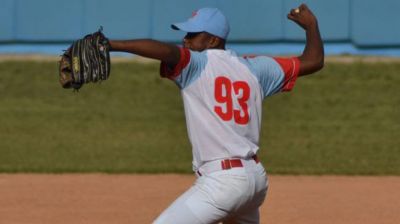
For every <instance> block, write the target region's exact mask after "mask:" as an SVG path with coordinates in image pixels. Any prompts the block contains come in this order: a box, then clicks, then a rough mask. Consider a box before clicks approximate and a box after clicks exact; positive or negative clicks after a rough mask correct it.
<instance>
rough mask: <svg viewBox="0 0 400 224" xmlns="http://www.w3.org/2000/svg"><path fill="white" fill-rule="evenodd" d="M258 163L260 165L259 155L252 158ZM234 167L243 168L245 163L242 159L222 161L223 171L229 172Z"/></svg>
mask: <svg viewBox="0 0 400 224" xmlns="http://www.w3.org/2000/svg"><path fill="white" fill-rule="evenodd" d="M251 158H252V159H253V160H254V161H256V163H259V162H260V160H259V159H258V157H257V155H254V156H252V157H251ZM234 167H243V163H242V160H241V159H224V160H222V161H221V168H222V169H223V170H229V169H231V168H234Z"/></svg>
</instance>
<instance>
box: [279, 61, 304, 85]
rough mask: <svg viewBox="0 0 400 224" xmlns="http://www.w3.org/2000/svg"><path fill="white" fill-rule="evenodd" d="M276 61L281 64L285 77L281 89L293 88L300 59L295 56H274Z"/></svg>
mask: <svg viewBox="0 0 400 224" xmlns="http://www.w3.org/2000/svg"><path fill="white" fill-rule="evenodd" d="M274 59H275V61H276V62H278V64H279V65H280V66H281V68H282V70H283V72H284V73H285V79H284V81H283V86H282V91H290V90H292V89H293V87H294V84H295V83H296V79H297V76H298V75H299V71H300V60H299V59H298V58H297V57H292V58H274Z"/></svg>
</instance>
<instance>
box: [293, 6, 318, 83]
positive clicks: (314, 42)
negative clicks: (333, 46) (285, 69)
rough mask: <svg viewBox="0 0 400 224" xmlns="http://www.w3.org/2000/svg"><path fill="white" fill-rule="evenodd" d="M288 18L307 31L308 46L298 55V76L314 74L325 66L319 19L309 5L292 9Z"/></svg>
mask: <svg viewBox="0 0 400 224" xmlns="http://www.w3.org/2000/svg"><path fill="white" fill-rule="evenodd" d="M287 17H288V19H290V20H292V21H294V22H295V23H297V24H298V25H299V26H301V27H302V28H303V29H304V30H305V31H306V46H305V48H304V51H303V54H302V55H301V56H299V57H298V59H299V60H300V70H299V74H298V76H303V75H308V74H312V73H314V72H317V71H319V70H321V69H322V68H323V67H324V45H323V42H322V38H321V35H320V33H319V28H318V21H317V18H316V17H315V16H314V14H313V13H312V12H311V10H310V9H309V8H308V7H307V5H305V4H302V5H300V6H299V8H297V9H292V10H291V11H290V13H289V14H288V16H287Z"/></svg>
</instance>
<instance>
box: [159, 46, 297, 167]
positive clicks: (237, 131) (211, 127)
mask: <svg viewBox="0 0 400 224" xmlns="http://www.w3.org/2000/svg"><path fill="white" fill-rule="evenodd" d="M180 53H181V57H180V61H179V63H178V64H177V65H176V66H175V68H173V69H170V68H168V67H167V65H166V64H165V63H163V62H162V63H161V69H160V73H161V76H162V77H166V78H169V79H171V80H173V81H174V82H175V83H176V84H177V85H178V87H179V88H180V90H181V94H182V98H183V103H184V109H185V117H186V125H187V130H188V135H189V139H190V142H191V144H192V153H193V169H194V170H197V169H198V168H199V167H200V166H201V165H202V164H204V163H206V162H207V161H212V160H217V159H225V158H245V159H246V158H251V157H252V156H253V155H255V154H256V153H257V151H258V149H259V135H260V129H261V114H262V100H263V99H264V98H265V97H267V96H271V95H273V94H275V93H278V92H281V91H289V90H291V89H292V88H293V86H294V83H295V81H296V78H297V75H298V73H299V67H300V61H299V60H298V58H296V57H293V58H287V59H284V58H272V57H267V56H257V57H240V56H238V55H237V54H236V53H235V52H233V51H231V50H221V49H208V50H204V51H202V52H195V51H191V50H189V49H187V48H180Z"/></svg>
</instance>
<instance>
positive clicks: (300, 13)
mask: <svg viewBox="0 0 400 224" xmlns="http://www.w3.org/2000/svg"><path fill="white" fill-rule="evenodd" d="M287 18H288V19H290V20H292V21H294V22H295V23H297V24H298V25H299V26H301V27H302V28H303V29H305V30H308V29H309V28H312V27H315V26H317V24H318V22H317V18H316V17H315V16H314V14H313V13H312V12H311V10H310V9H309V8H308V7H307V5H306V4H301V5H300V6H299V7H298V8H296V9H292V10H290V12H289V14H288V15H287Z"/></svg>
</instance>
